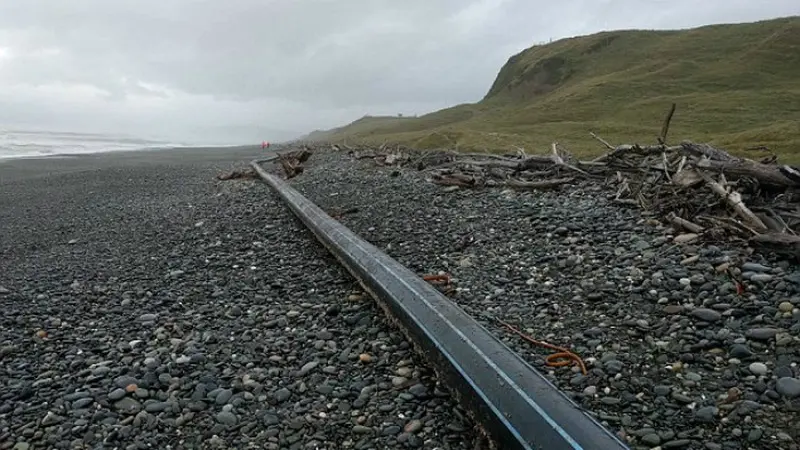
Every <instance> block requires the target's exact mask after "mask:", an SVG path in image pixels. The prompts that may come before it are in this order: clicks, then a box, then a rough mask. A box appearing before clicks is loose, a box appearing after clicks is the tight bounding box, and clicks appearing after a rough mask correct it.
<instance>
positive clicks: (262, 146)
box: [261, 141, 269, 150]
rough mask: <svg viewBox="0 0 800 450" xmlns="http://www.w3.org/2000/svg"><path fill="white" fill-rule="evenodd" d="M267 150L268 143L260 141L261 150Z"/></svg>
mask: <svg viewBox="0 0 800 450" xmlns="http://www.w3.org/2000/svg"><path fill="white" fill-rule="evenodd" d="M268 148H269V142H267V141H261V150H264V149H268Z"/></svg>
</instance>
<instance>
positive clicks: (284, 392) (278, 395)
mask: <svg viewBox="0 0 800 450" xmlns="http://www.w3.org/2000/svg"><path fill="white" fill-rule="evenodd" d="M291 396H292V392H291V391H290V390H289V389H287V388H280V389H278V390H277V391H275V400H277V401H278V402H279V403H280V402H285V401H286V400H289V397H291Z"/></svg>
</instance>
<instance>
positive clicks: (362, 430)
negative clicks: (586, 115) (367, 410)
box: [353, 425, 372, 434]
mask: <svg viewBox="0 0 800 450" xmlns="http://www.w3.org/2000/svg"><path fill="white" fill-rule="evenodd" d="M353 433H356V434H367V433H372V428H370V427H365V426H364V425H355V426H354V427H353Z"/></svg>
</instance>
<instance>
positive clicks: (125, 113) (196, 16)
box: [0, 0, 800, 143]
mask: <svg viewBox="0 0 800 450" xmlns="http://www.w3.org/2000/svg"><path fill="white" fill-rule="evenodd" d="M797 14H800V1H798V0H758V1H756V0H702V1H701V0H663V1H662V0H649V1H648V0H562V1H540V0H227V1H223V0H214V1H200V0H136V1H133V0H66V1H65V0H0V129H2V128H3V127H6V128H9V127H29V128H30V127H35V128H49V129H56V130H66V131H92V132H104V131H114V132H127V133H128V134H132V135H140V136H163V137H169V138H173V139H183V140H189V139H194V140H196V141H198V140H213V141H217V142H225V141H230V142H231V143H239V142H252V141H253V140H257V141H258V140H261V139H262V138H263V139H271V140H280V139H286V138H291V137H294V136H296V135H299V134H302V133H305V132H308V131H311V130H313V129H317V128H329V127H332V126H337V125H340V124H343V123H346V122H349V121H351V120H354V119H357V118H359V117H361V116H363V115H364V114H396V113H405V114H414V113H424V112H429V111H432V110H436V109H439V108H442V107H446V106H451V105H454V104H458V103H464V102H474V101H477V100H479V99H480V98H481V97H482V96H483V95H484V94H485V93H486V91H487V90H488V88H489V86H490V84H491V82H492V81H493V79H494V76H495V75H496V73H497V71H498V70H499V68H500V66H501V65H502V64H503V63H504V62H505V61H506V60H507V59H508V57H509V56H511V55H512V54H514V53H516V52H518V51H520V50H522V49H524V48H526V47H529V46H531V45H533V44H535V43H539V42H542V41H547V40H549V39H558V38H562V37H568V36H575V35H582V34H588V33H593V32H597V31H601V30H608V29H620V28H645V29H664V28H686V27H694V26H699V25H704V24H710V23H727V22H748V21H754V20H760V19H767V18H773V17H778V16H787V15H797Z"/></svg>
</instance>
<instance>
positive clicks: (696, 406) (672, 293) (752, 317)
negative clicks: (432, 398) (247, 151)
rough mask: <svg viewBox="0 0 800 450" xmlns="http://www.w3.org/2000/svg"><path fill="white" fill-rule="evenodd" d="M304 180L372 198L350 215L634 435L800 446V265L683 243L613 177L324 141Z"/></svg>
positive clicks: (627, 435) (334, 198)
mask: <svg viewBox="0 0 800 450" xmlns="http://www.w3.org/2000/svg"><path fill="white" fill-rule="evenodd" d="M293 183H294V185H295V186H297V187H298V189H299V190H301V191H302V192H303V193H304V194H306V195H307V196H308V197H309V198H310V199H312V200H313V201H315V202H317V203H318V204H319V205H320V206H321V207H323V208H324V209H326V210H328V211H330V212H331V213H334V214H336V213H339V212H341V211H347V210H348V209H351V208H357V209H358V211H356V212H352V211H351V212H349V213H347V214H345V215H344V216H343V217H342V218H341V220H342V222H343V223H345V224H346V225H347V226H349V227H350V228H351V229H353V230H354V231H356V232H357V233H359V234H360V235H362V236H363V237H364V238H366V239H367V240H369V241H371V242H372V243H373V244H375V245H377V246H378V247H380V248H383V249H384V250H385V251H386V252H387V253H389V254H390V255H392V256H393V257H395V258H397V259H398V260H399V261H400V262H402V263H403V264H405V265H407V266H409V267H410V268H411V269H412V270H415V271H416V272H418V273H420V274H428V273H437V272H447V273H449V274H451V275H452V276H453V277H454V284H455V285H456V286H457V289H458V292H457V294H456V295H455V296H454V298H453V301H455V302H457V303H458V304H459V305H461V306H462V307H463V308H464V309H465V310H466V311H468V312H469V313H471V314H472V315H473V316H475V317H477V318H478V319H479V320H481V321H482V322H483V323H484V324H485V325H486V326H487V327H489V329H491V330H493V331H494V332H495V333H497V334H498V335H499V336H501V337H502V338H503V339H504V340H505V342H507V344H508V345H509V346H510V347H511V348H513V349H515V350H516V351H517V352H519V353H520V354H521V355H523V356H524V357H525V358H526V359H527V360H528V361H529V362H530V363H531V364H532V365H533V366H534V367H536V368H538V369H539V370H540V371H542V372H543V373H545V374H546V375H547V376H548V377H549V378H550V379H551V380H552V381H553V382H554V383H555V384H556V385H557V386H559V387H560V388H561V389H562V390H563V391H565V392H566V393H567V394H568V395H569V396H570V397H572V398H574V399H575V400H576V401H577V402H578V403H579V404H580V405H582V406H583V407H585V408H586V409H587V410H589V411H591V412H592V413H593V414H594V415H595V416H596V417H598V419H599V420H600V421H601V422H602V423H603V424H605V425H606V426H607V427H608V428H609V429H610V430H612V431H613V432H615V433H617V434H618V435H619V436H621V437H622V438H623V439H625V440H627V441H628V442H629V443H630V445H631V446H632V447H634V448H658V447H660V448H664V449H666V448H691V449H744V448H748V449H778V448H780V449H797V448H800V447H799V446H798V443H800V428H798V426H797V424H798V418H800V414H798V412H800V367H798V362H800V309H798V308H800V268H799V267H797V266H796V265H793V264H791V263H789V262H787V261H781V260H776V259H772V258H766V257H763V256H761V255H758V254H755V253H752V252H751V251H749V250H748V249H746V248H743V247H735V246H729V245H727V244H723V243H718V245H711V244H703V245H700V244H698V243H697V242H693V243H688V244H678V243H676V242H681V241H684V239H683V238H678V239H675V238H676V237H677V236H676V235H675V234H673V231H672V230H671V228H669V227H667V226H665V225H664V224H662V223H660V222H659V221H658V220H656V219H655V218H653V217H648V216H646V215H643V214H642V213H641V212H639V211H638V210H634V209H628V208H623V207H618V206H615V205H612V204H610V202H609V201H607V192H606V191H605V190H604V189H603V188H602V187H600V186H598V185H589V184H583V185H581V186H572V187H566V188H565V189H561V190H558V191H554V192H541V193H540V192H512V191H504V190H500V189H487V190H475V191H473V190H461V189H457V188H456V189H454V188H443V187H440V186H436V185H433V184H430V183H426V182H424V180H423V176H422V174H420V173H419V172H417V171H415V170H413V169H401V170H398V169H396V168H394V167H376V166H375V165H374V163H373V162H372V161H370V160H361V161H354V160H352V159H351V158H350V157H348V156H347V155H346V154H344V152H342V153H333V152H324V153H316V154H315V155H314V156H313V157H312V159H311V164H310V166H309V167H308V168H307V169H306V171H305V173H303V174H302V175H301V176H299V177H297V178H295V179H294V180H293ZM727 267H730V268H731V269H732V271H733V272H734V274H736V275H741V277H742V278H743V279H744V284H745V289H746V290H745V292H743V293H742V295H738V294H737V292H736V287H735V285H734V283H733V281H732V279H731V278H730V276H729V275H728V274H727V273H726V270H725V269H726V268H727ZM493 317H496V318H501V319H504V320H506V321H508V322H511V323H514V324H516V325H518V326H519V327H520V328H521V329H523V330H525V331H527V333H529V334H530V335H532V337H534V338H537V339H540V340H545V341H547V342H550V343H552V344H556V345H562V346H567V347H570V348H571V349H572V350H573V351H575V352H577V353H578V354H580V355H581V356H582V357H583V358H584V360H585V361H586V363H587V365H588V369H589V373H588V374H587V375H586V376H584V375H582V374H580V373H579V370H578V369H577V368H576V367H573V368H572V369H570V368H553V367H548V366H545V365H544V356H545V355H546V354H547V351H546V350H543V349H540V348H535V347H531V346H530V345H528V344H527V343H525V342H523V341H522V340H520V339H519V338H518V337H517V336H516V335H513V334H511V333H509V332H508V331H507V330H506V329H504V328H502V327H500V326H499V324H497V322H495V321H494V320H493Z"/></svg>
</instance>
